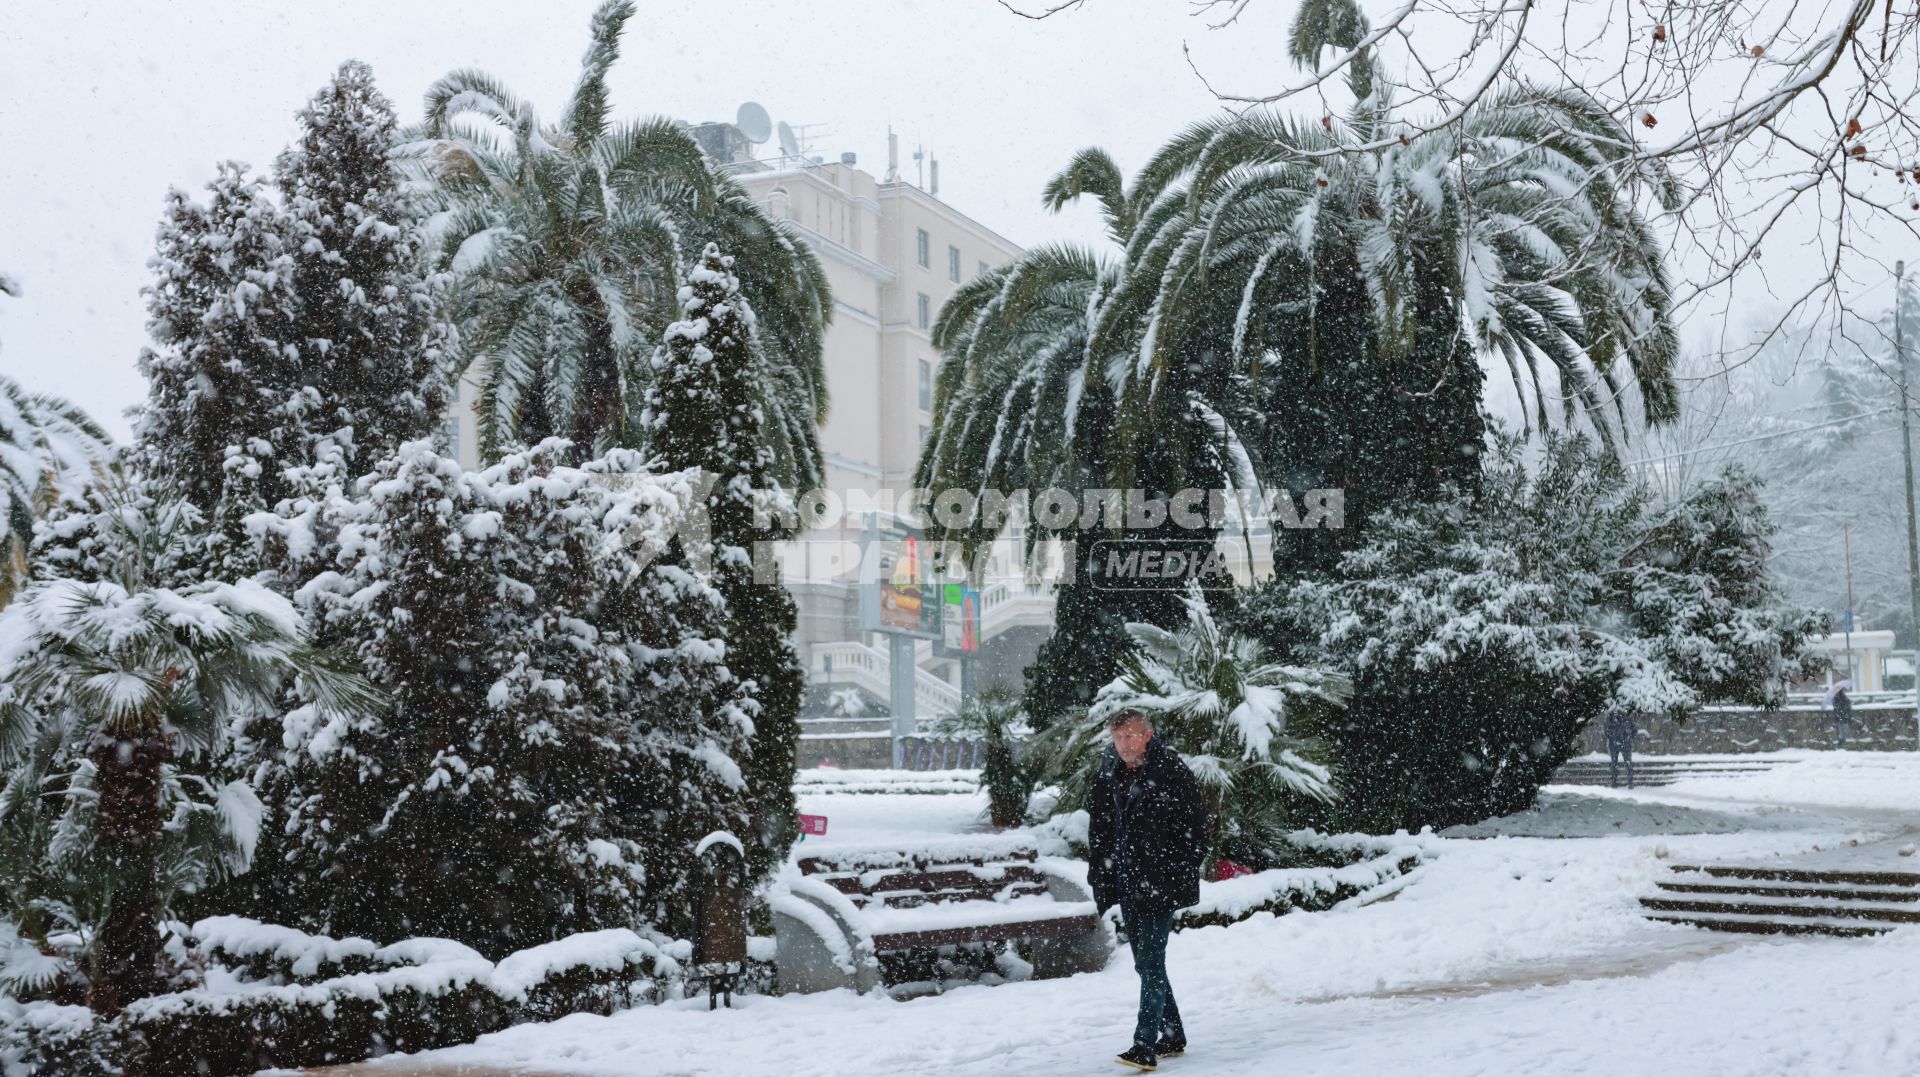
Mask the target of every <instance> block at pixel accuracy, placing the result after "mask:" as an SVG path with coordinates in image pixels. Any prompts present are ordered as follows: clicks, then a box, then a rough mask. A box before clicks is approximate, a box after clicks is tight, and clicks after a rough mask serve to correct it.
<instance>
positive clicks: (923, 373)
mask: <svg viewBox="0 0 1920 1077" xmlns="http://www.w3.org/2000/svg"><path fill="white" fill-rule="evenodd" d="M920 410H921V411H932V410H933V364H932V363H929V362H927V361H926V360H925V359H922V360H920Z"/></svg>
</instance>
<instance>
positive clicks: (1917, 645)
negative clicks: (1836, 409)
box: [1893, 262, 1920, 750]
mask: <svg viewBox="0 0 1920 1077" xmlns="http://www.w3.org/2000/svg"><path fill="white" fill-rule="evenodd" d="M1906 271H1907V263H1905V262H1895V263H1893V360H1894V365H1895V366H1897V367H1899V368H1900V462H1901V463H1902V464H1904V465H1905V467H1906V476H1907V485H1906V495H1907V600H1908V602H1909V603H1910V604H1911V606H1910V609H1911V612H1912V614H1913V633H1914V650H1913V674H1914V679H1913V727H1914V736H1915V742H1914V748H1915V749H1916V750H1920V520H1916V518H1915V515H1914V507H1913V425H1912V423H1911V422H1910V416H1911V414H1912V411H1913V408H1912V406H1911V404H1910V402H1909V400H1908V397H1907V338H1906V333H1905V326H1904V325H1903V324H1902V323H1903V322H1904V320H1905V319H1903V318H1902V317H1901V315H1903V314H1904V313H1905V309H1904V308H1905V306H1906V303H1905V299H1906V287H1905V285H1906V282H1905V281H1904V280H1903V279H1902V278H1904V277H1905V276H1906Z"/></svg>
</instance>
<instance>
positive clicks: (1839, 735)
mask: <svg viewBox="0 0 1920 1077" xmlns="http://www.w3.org/2000/svg"><path fill="white" fill-rule="evenodd" d="M1851 687H1853V684H1852V682H1850V681H1841V682H1840V683H1839V684H1836V685H1834V686H1833V701H1832V703H1831V704H1829V705H1830V706H1831V707H1832V708H1833V746H1834V747H1835V748H1837V749H1840V750H1841V751H1845V750H1846V747H1847V733H1848V732H1850V731H1851V730H1852V728H1853V700H1852V699H1851V698H1850V697H1849V696H1848V695H1847V689H1849V688H1851Z"/></svg>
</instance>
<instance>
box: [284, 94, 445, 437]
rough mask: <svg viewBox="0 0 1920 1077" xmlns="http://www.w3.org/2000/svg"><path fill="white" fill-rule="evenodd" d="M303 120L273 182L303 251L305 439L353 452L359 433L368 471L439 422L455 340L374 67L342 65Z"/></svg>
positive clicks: (296, 266) (299, 280)
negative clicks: (440, 307) (441, 311)
mask: <svg viewBox="0 0 1920 1077" xmlns="http://www.w3.org/2000/svg"><path fill="white" fill-rule="evenodd" d="M299 118H300V124H301V133H300V140H299V141H298V142H297V143H295V144H294V145H293V146H290V147H288V148H287V150H286V151H285V152H283V153H282V154H281V155H280V157H279V159H278V160H277V161H276V162H275V165H274V173H275V179H276V181H277V182H278V184H279V187H280V191H281V194H282V195H283V197H284V201H285V204H286V208H287V212H288V214H289V216H290V217H291V219H292V223H293V226H294V228H295V229H296V235H297V237H298V241H299V242H298V245H297V249H296V250H295V251H294V254H293V274H294V276H293V283H294V290H295V292H296V294H297V295H298V297H299V302H300V307H299V313H298V318H297V320H296V322H295V325H294V327H293V328H294V332H295V337H296V341H295V342H296V343H297V344H298V346H299V348H300V353H301V355H302V357H303V359H304V366H303V369H302V371H301V383H302V384H303V385H311V386H313V387H314V388H315V389H317V390H318V391H319V394H320V401H321V408H320V410H319V412H318V413H317V414H316V415H315V416H314V417H313V422H312V424H311V426H310V429H309V431H308V432H307V437H308V439H309V440H311V439H312V438H314V437H317V436H328V435H333V436H335V438H336V440H339V441H341V442H343V443H347V439H345V438H341V437H339V436H338V434H337V431H338V429H339V428H341V427H351V428H352V429H353V436H352V438H351V440H350V445H351V449H350V450H349V454H348V455H349V459H350V460H352V461H353V462H355V463H357V464H358V465H359V470H362V471H364V470H366V469H368V468H370V467H371V466H372V464H373V462H374V461H376V460H378V459H380V458H381V457H383V456H386V455H388V454H390V453H392V452H393V451H394V450H395V449H396V448H398V447H399V446H400V444H401V443H402V442H406V441H411V440H413V439H415V438H420V437H426V436H428V435H430V434H431V433H432V432H433V430H434V428H435V426H436V425H437V424H438V422H439V420H440V416H441V413H442V412H443V411H444V410H445V408H446V402H447V400H446V398H447V389H448V380H449V379H448V378H447V377H445V376H444V375H443V374H442V372H441V371H440V369H439V363H440V357H441V354H442V349H443V347H444V344H445V341H446V338H447V334H446V332H445V327H444V323H443V322H441V321H440V319H439V316H438V311H437V309H436V296H435V293H434V290H433V288H432V278H431V277H430V275H429V274H428V271H427V264H426V253H425V247H426V243H425V236H424V235H423V233H422V231H421V229H420V226H419V213H418V210H417V208H416V206H415V204H414V202H413V200H412V199H411V198H410V197H409V196H408V195H407V194H406V192H405V191H403V190H402V188H401V186H400V174H399V171H398V170H397V169H396V168H395V167H394V164H393V160H392V147H393V145H394V130H395V119H394V113H393V105H392V103H391V102H389V101H388V100H387V99H386V98H385V97H384V96H382V95H381V93H380V91H379V90H378V89H377V88H376V87H375V86H374V82H373V69H372V68H370V67H368V66H367V65H366V64H365V63H362V62H360V61H358V60H349V61H347V62H346V63H343V64H341V65H340V69H339V70H338V71H337V72H335V74H334V76H333V78H332V80H331V81H329V82H328V83H327V85H326V86H324V87H322V88H321V89H320V91H319V92H317V93H315V94H314V95H313V97H312V99H311V100H309V101H308V102H307V106H306V107H305V108H303V109H301V110H300V113H299ZM302 455H303V456H304V457H310V456H311V455H312V454H311V450H303V452H302Z"/></svg>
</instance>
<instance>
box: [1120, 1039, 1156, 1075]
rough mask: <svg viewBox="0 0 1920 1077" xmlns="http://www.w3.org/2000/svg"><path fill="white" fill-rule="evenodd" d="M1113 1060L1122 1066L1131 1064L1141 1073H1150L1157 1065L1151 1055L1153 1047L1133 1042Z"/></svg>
mask: <svg viewBox="0 0 1920 1077" xmlns="http://www.w3.org/2000/svg"><path fill="white" fill-rule="evenodd" d="M1114 1061H1115V1062H1118V1063H1120V1064H1121V1065H1122V1066H1132V1067H1133V1068H1134V1069H1137V1070H1139V1071H1140V1072H1142V1073H1152V1072H1153V1071H1154V1068H1155V1067H1156V1066H1157V1065H1158V1063H1157V1062H1156V1061H1155V1059H1154V1056H1153V1048H1151V1047H1142V1046H1140V1045H1139V1044H1134V1045H1133V1046H1132V1047H1129V1048H1127V1049H1126V1050H1125V1051H1122V1052H1121V1053H1120V1056H1119V1057H1118V1058H1115V1059H1114Z"/></svg>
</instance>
